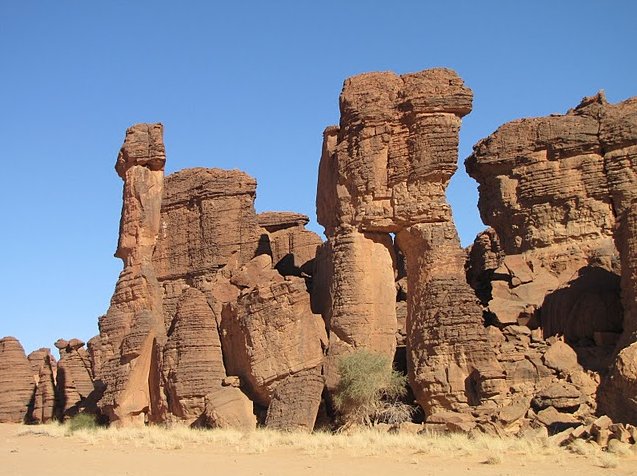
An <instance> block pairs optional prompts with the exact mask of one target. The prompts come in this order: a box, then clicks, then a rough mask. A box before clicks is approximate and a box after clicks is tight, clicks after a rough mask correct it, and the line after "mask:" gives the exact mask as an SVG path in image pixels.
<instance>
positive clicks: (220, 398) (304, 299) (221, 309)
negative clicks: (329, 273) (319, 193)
mask: <svg viewBox="0 0 637 476" xmlns="http://www.w3.org/2000/svg"><path fill="white" fill-rule="evenodd" d="M164 162H165V152H164V146H163V142H162V127H161V125H160V124H151V125H149V124H139V125H136V126H133V127H131V128H130V129H129V130H128V131H127V135H126V140H125V142H124V145H123V146H122V150H121V151H120V155H119V157H118V161H117V165H116V170H117V172H118V173H119V175H120V176H121V177H122V178H123V179H124V203H123V208H122V219H121V224H120V240H119V245H118V250H117V253H116V256H118V257H120V258H122V260H123V261H124V270H123V271H122V273H121V275H120V279H119V280H118V283H117V286H116V289H115V293H114V295H113V299H112V301H111V306H110V308H109V310H108V312H107V314H106V315H105V316H103V317H102V318H100V335H99V336H98V337H96V338H94V339H91V341H90V342H89V352H90V355H91V361H92V369H93V372H94V373H95V375H96V385H97V386H99V385H100V384H101V385H103V386H104V387H105V391H104V396H103V398H102V399H101V401H100V403H99V405H100V408H101V410H102V412H103V413H104V414H105V415H106V417H107V418H108V419H109V420H110V421H111V423H117V424H130V423H132V422H135V421H137V422H143V421H149V422H154V421H155V422H158V421H169V420H179V421H182V422H184V423H187V424H196V425H199V424H204V425H209V426H224V427H225V426H237V427H241V428H242V429H248V428H254V427H255V425H256V420H255V417H254V413H253V411H252V402H251V401H250V400H248V399H247V397H246V395H245V394H244V392H247V393H248V394H250V395H251V396H252V397H253V398H254V399H255V401H256V402H257V404H259V405H262V406H263V408H266V407H267V406H268V405H269V403H270V401H271V398H272V395H273V393H274V392H275V390H276V387H277V385H278V384H279V383H280V382H282V383H284V384H285V385H284V386H282V387H281V391H279V392H278V393H277V394H276V395H277V396H278V397H277V399H276V401H277V404H278V405H281V403H280V402H283V407H281V406H280V407H279V409H281V408H283V412H282V414H284V415H285V418H287V420H283V419H282V418H283V417H281V416H272V417H268V422H267V424H271V425H278V426H280V427H286V426H290V428H292V426H295V427H296V426H299V427H304V428H307V429H310V430H311V429H312V427H313V425H314V420H315V418H316V413H317V409H318V405H319V403H320V399H321V393H322V389H323V385H322V377H320V375H321V365H322V360H323V347H322V346H323V345H324V344H325V341H326V337H325V329H324V324H323V323H322V320H321V319H320V316H317V315H315V314H313V313H312V311H311V308H310V300H309V294H308V291H307V288H308V285H310V282H309V281H310V280H311V277H312V273H313V264H312V263H313V259H314V254H315V251H316V250H315V249H316V247H317V246H318V245H319V244H320V243H321V240H320V238H318V236H317V235H316V234H314V233H312V232H309V231H307V230H305V229H304V225H305V224H306V223H307V220H308V219H307V217H305V216H304V215H299V214H295V213H291V212H268V213H264V214H262V215H261V216H257V214H256V212H255V210H254V198H255V193H256V181H255V180H254V179H253V178H252V177H250V176H248V175H247V174H244V173H243V172H240V171H236V170H231V171H227V170H220V169H204V168H196V169H189V170H184V171H181V172H177V173H175V174H172V175H170V176H168V177H166V178H165V180H164V177H163V166H164ZM273 257H274V259H276V262H275V263H274V264H273V261H272V259H273ZM283 275H289V276H288V277H287V278H284V276H283ZM301 276H302V278H301ZM303 278H305V279H303ZM306 280H308V282H306ZM259 313H261V314H259ZM268 366H269V367H268ZM310 371H313V372H314V373H315V374H317V375H318V376H319V379H318V380H317V379H312V378H309V377H307V378H305V377H304V376H305V375H306V374H307V373H308V372H310ZM229 376H230V377H232V376H236V377H239V379H237V385H236V386H228V385H226V384H224V382H226V380H227V378H228V377H229ZM315 382H319V384H317V383H315ZM237 387H240V388H237ZM304 387H305V391H306V392H308V393H307V395H308V396H307V399H306V400H302V399H301V400H299V399H298V398H296V397H294V398H292V397H290V396H289V392H290V389H297V390H298V389H301V388H304ZM284 389H285V390H284ZM273 415H279V413H277V412H274V413H273Z"/></svg>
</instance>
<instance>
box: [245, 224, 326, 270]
mask: <svg viewBox="0 0 637 476" xmlns="http://www.w3.org/2000/svg"><path fill="white" fill-rule="evenodd" d="M257 218H258V220H259V226H260V227H261V228H263V229H264V230H266V232H267V238H268V243H269V249H270V253H269V254H271V256H272V262H273V263H274V267H275V268H276V269H277V270H278V271H279V272H280V273H281V274H283V275H286V276H288V275H290V276H301V275H302V274H303V275H305V276H311V275H312V274H313V268H312V263H313V261H314V257H315V256H316V249H317V247H319V246H320V245H321V244H322V243H323V240H321V238H320V237H319V236H318V235H317V234H316V233H314V232H311V231H309V230H306V229H305V225H307V223H308V222H309V221H310V219H309V218H308V217H307V216H306V215H301V214H300V213H294V212H264V213H259V215H258V216H257Z"/></svg>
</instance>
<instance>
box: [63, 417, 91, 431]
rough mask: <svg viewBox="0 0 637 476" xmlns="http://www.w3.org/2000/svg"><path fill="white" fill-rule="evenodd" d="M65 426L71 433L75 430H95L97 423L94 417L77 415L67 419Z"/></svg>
mask: <svg viewBox="0 0 637 476" xmlns="http://www.w3.org/2000/svg"><path fill="white" fill-rule="evenodd" d="M66 425H67V426H68V430H69V431H70V432H71V433H73V432H74V431H77V430H95V429H96V428H97V421H96V420H95V415H90V414H88V413H78V414H77V415H75V416H73V417H71V418H69V420H68V421H67V422H66Z"/></svg>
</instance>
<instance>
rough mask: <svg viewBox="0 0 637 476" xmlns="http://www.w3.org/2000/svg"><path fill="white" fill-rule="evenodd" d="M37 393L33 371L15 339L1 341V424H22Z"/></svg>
mask: <svg viewBox="0 0 637 476" xmlns="http://www.w3.org/2000/svg"><path fill="white" fill-rule="evenodd" d="M34 391H35V380H34V378H33V370H32V368H31V365H30V364H29V361H28V360H27V356H26V355H25V354H24V349H23V348H22V346H21V345H20V342H18V340H17V339H16V338H15V337H3V338H2V339H0V422H1V423H6V422H9V423H22V422H24V421H25V419H26V417H27V413H28V411H29V405H30V404H31V401H32V399H33V394H34Z"/></svg>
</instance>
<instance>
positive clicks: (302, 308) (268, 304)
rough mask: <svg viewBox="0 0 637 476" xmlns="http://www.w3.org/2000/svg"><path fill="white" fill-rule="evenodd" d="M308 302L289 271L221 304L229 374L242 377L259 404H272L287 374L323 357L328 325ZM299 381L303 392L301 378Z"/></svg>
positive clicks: (299, 282)
mask: <svg viewBox="0 0 637 476" xmlns="http://www.w3.org/2000/svg"><path fill="white" fill-rule="evenodd" d="M309 301H310V300H309V295H308V293H307V290H306V287H305V282H304V281H303V280H302V279H301V278H297V277H293V276H288V277H285V278H283V277H280V280H278V281H274V282H271V281H266V282H264V283H262V284H258V285H256V286H254V287H252V288H247V289H246V290H245V291H244V292H242V294H241V295H240V296H239V298H238V300H237V302H236V303H230V304H229V305H227V306H225V307H224V309H223V314H222V321H221V341H222V345H223V349H224V357H225V362H226V365H227V369H226V370H227V373H228V375H237V376H239V377H241V380H242V382H243V383H245V385H246V388H247V391H248V395H250V397H251V398H252V399H253V400H254V401H255V402H257V403H258V404H260V405H263V406H267V405H269V404H270V401H271V399H272V395H273V393H274V390H275V387H276V386H277V385H279V384H280V382H281V381H282V380H283V379H285V378H287V377H289V376H292V375H294V374H297V373H299V372H301V371H304V370H309V369H314V368H316V367H317V366H320V365H321V363H322V361H323V346H324V345H325V343H326V340H327V337H326V335H325V326H324V324H323V321H322V320H321V318H320V316H318V315H316V314H313V313H312V311H311V309H310V302H309ZM298 382H299V384H300V385H299V387H298V389H299V391H302V390H301V389H302V388H303V386H302V379H300V380H299V381H298ZM321 390H322V388H321ZM308 391H309V389H308ZM320 393H321V391H320V390H319V391H318V395H319V397H318V398H319V401H320ZM314 417H316V415H314Z"/></svg>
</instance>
